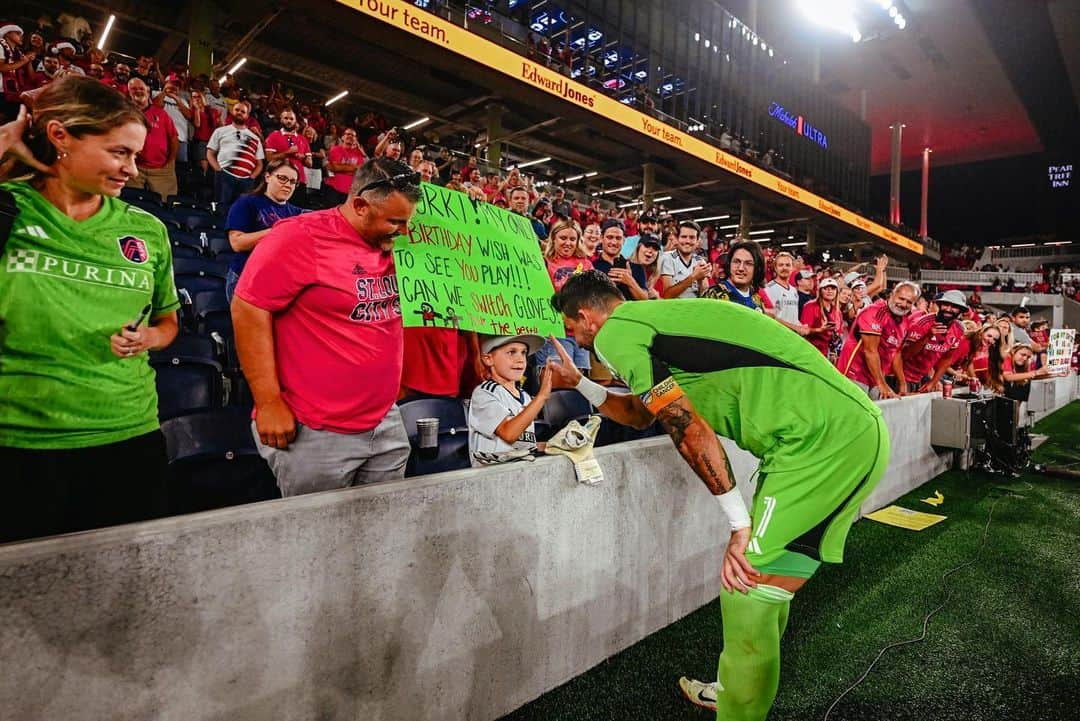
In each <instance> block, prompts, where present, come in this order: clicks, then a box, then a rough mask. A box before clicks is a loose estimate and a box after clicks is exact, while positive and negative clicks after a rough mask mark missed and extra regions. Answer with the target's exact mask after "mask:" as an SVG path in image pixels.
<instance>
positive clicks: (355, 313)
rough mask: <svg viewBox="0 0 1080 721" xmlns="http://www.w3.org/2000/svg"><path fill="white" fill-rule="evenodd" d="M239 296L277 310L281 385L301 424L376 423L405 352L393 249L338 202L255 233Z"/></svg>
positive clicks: (341, 427)
mask: <svg viewBox="0 0 1080 721" xmlns="http://www.w3.org/2000/svg"><path fill="white" fill-rule="evenodd" d="M236 295H238V296H239V297H240V298H243V299H244V300H245V301H247V302H248V303H251V304H252V305H254V306H256V307H257V308H262V309H263V310H266V311H270V312H271V313H272V314H273V319H274V358H275V360H276V362H277V374H278V381H279V383H280V384H281V394H282V397H283V398H284V400H285V403H286V405H288V406H289V408H290V409H291V410H292V412H293V414H294V415H295V416H296V419H297V420H298V421H300V423H303V424H304V425H305V426H308V427H310V428H315V429H319V430H328V431H334V432H336V433H363V432H364V431H369V430H371V429H372V428H374V427H375V426H377V425H379V422H380V421H381V420H382V419H383V417H384V416H385V415H386V413H387V411H388V410H390V406H392V405H393V403H394V400H395V399H396V397H397V392H398V384H399V383H400V381H401V363H402V354H403V351H402V347H403V346H402V329H401V305H400V302H399V300H398V284H397V276H396V275H395V274H394V260H393V255H392V254H391V253H384V252H383V251H382V250H380V249H379V248H377V247H372V246H371V245H369V244H368V243H367V242H366V241H365V240H364V239H363V238H361V237H360V235H359V234H358V233H357V232H356V230H354V229H353V227H352V226H351V225H349V223H348V221H347V220H345V217H344V216H343V215H342V214H341V211H340V210H338V209H337V208H331V209H330V210H321V211H317V212H314V213H306V214H304V215H298V216H296V217H294V218H289V219H287V220H283V221H281V222H279V223H277V224H276V225H275V226H274V227H273V229H272V230H271V231H270V232H269V233H267V234H266V236H264V237H263V239H262V240H261V241H259V244H258V245H257V246H256V247H255V250H254V251H253V252H252V254H251V258H250V259H249V260H248V262H247V265H246V266H245V267H244V273H243V275H241V276H240V283H239V285H238V286H237V288H236ZM257 412H258V409H256V413H257Z"/></svg>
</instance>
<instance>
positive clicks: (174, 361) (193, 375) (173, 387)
mask: <svg viewBox="0 0 1080 721" xmlns="http://www.w3.org/2000/svg"><path fill="white" fill-rule="evenodd" d="M167 351H168V349H166V352H165V353H164V354H162V355H160V356H158V357H157V358H156V359H151V366H152V367H153V368H154V371H155V372H156V374H157V392H158V417H159V418H160V419H161V420H166V419H168V418H175V417H176V416H180V415H184V414H186V413H193V412H195V411H204V410H210V409H212V408H220V407H222V406H223V405H224V404H225V392H224V382H223V376H222V373H221V364H220V363H218V362H217V361H216V360H207V359H206V358H204V357H196V356H181V355H178V354H175V353H172V354H170V353H168V352H167Z"/></svg>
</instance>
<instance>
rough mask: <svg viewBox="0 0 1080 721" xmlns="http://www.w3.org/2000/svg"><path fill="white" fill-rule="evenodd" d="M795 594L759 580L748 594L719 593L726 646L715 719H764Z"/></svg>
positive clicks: (773, 693) (719, 673)
mask: <svg viewBox="0 0 1080 721" xmlns="http://www.w3.org/2000/svg"><path fill="white" fill-rule="evenodd" d="M792 598H794V594H793V593H791V592H790V591H785V590H784V589H782V588H776V587H775V586H764V585H759V586H758V587H757V588H752V589H750V592H749V593H747V594H742V593H738V592H735V593H728V592H726V591H724V592H721V594H720V611H721V613H722V615H723V621H724V650H723V652H722V653H721V654H720V665H719V668H718V669H717V679H718V680H719V681H720V686H722V687H723V691H720V692H719V693H718V694H717V699H716V718H717V721H763V720H764V718H765V717H766V716H767V715H768V713H769V709H770V708H772V704H773V700H774V699H775V698H776V689H777V686H778V685H779V683H780V636H782V635H783V633H784V628H785V627H786V626H787V617H788V610H789V609H790V607H791V599H792Z"/></svg>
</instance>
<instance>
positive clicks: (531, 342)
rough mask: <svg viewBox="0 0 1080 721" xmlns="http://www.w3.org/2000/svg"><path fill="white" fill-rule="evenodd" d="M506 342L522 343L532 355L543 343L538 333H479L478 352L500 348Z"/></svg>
mask: <svg viewBox="0 0 1080 721" xmlns="http://www.w3.org/2000/svg"><path fill="white" fill-rule="evenodd" d="M507 343H524V344H525V345H526V346H527V347H528V349H529V351H528V352H529V355H532V354H533V353H535V352H536V351H538V350H540V347H541V346H543V345H544V339H543V338H541V337H540V336H538V335H531V334H525V335H481V336H480V352H481V353H490V352H492V351H493V350H496V349H498V348H502V347H503V346H504V345H506V344H507Z"/></svg>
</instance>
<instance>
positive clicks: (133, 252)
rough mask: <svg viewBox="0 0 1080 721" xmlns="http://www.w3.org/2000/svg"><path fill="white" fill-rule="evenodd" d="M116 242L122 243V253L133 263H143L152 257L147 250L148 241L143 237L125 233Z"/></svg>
mask: <svg viewBox="0 0 1080 721" xmlns="http://www.w3.org/2000/svg"><path fill="white" fill-rule="evenodd" d="M116 242H117V243H119V244H120V255H122V256H124V257H125V258H127V259H128V260H130V261H131V262H132V263H138V264H140V265H142V264H143V263H145V262H146V261H147V260H149V259H150V253H149V252H148V251H147V250H146V241H144V240H143V239H142V238H136V237H135V236H134V235H125V236H124V237H123V238H117V239H116Z"/></svg>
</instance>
